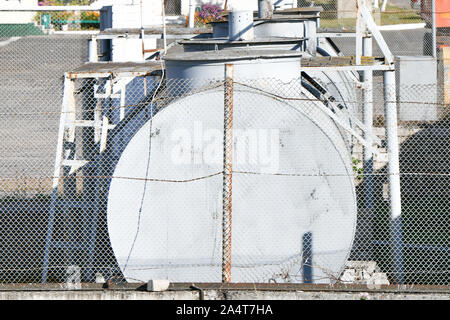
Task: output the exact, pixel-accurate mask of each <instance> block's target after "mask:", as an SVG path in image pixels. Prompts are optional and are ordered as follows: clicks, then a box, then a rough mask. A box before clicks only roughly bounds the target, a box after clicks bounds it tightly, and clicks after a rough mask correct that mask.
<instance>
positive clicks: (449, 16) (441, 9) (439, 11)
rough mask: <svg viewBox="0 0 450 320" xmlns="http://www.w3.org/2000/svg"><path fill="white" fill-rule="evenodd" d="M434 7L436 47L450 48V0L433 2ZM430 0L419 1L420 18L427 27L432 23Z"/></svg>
mask: <svg viewBox="0 0 450 320" xmlns="http://www.w3.org/2000/svg"><path fill="white" fill-rule="evenodd" d="M434 1H435V6H436V10H435V11H436V12H435V14H436V28H437V46H438V47H440V48H441V47H447V46H450V0H434ZM431 8H432V0H422V1H421V16H422V18H423V19H424V20H425V22H426V24H427V26H431V21H432V10H431Z"/></svg>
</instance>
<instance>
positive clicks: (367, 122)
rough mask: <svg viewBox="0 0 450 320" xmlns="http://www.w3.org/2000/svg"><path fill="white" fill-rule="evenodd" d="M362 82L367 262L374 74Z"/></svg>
mask: <svg viewBox="0 0 450 320" xmlns="http://www.w3.org/2000/svg"><path fill="white" fill-rule="evenodd" d="M372 55H373V41H372V37H371V36H368V37H364V38H363V56H366V57H371V56H372ZM361 81H362V82H363V100H362V101H363V103H362V104H363V105H362V113H363V123H364V126H365V127H366V129H365V130H364V132H363V137H364V140H366V142H367V146H369V147H364V149H363V170H364V171H363V172H364V173H363V174H364V182H363V183H364V184H363V190H364V211H363V214H364V219H363V220H364V221H365V222H366V223H367V225H365V230H366V231H367V232H365V233H364V235H365V237H364V238H365V239H364V241H362V244H363V245H364V249H363V252H364V253H363V255H364V259H365V260H370V259H371V255H372V252H373V251H372V236H373V235H372V233H373V231H372V229H373V227H372V224H373V212H374V181H373V180H374V176H373V152H372V148H370V147H372V146H373V138H372V136H373V72H372V71H371V70H366V71H363V72H362V77H361Z"/></svg>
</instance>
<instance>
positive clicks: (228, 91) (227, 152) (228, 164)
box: [222, 64, 234, 283]
mask: <svg viewBox="0 0 450 320" xmlns="http://www.w3.org/2000/svg"><path fill="white" fill-rule="evenodd" d="M233 74H234V66H233V65H232V64H225V83H224V120H223V122H224V135H223V193H222V197H223V198H222V204H223V207H222V282H223V283H230V282H231V213H232V182H233Z"/></svg>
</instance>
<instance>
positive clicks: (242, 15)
mask: <svg viewBox="0 0 450 320" xmlns="http://www.w3.org/2000/svg"><path fill="white" fill-rule="evenodd" d="M228 37H229V39H230V40H231V41H240V40H253V38H254V30H253V11H249V10H246V11H230V12H229V14H228Z"/></svg>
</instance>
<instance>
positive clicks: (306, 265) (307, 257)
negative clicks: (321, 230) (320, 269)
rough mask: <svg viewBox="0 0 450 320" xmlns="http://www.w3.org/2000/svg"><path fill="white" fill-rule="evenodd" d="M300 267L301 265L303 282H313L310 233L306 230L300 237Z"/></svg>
mask: <svg viewBox="0 0 450 320" xmlns="http://www.w3.org/2000/svg"><path fill="white" fill-rule="evenodd" d="M302 246H303V252H302V267H303V283H312V282H313V272H312V233H311V232H306V233H305V234H303V239H302Z"/></svg>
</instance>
